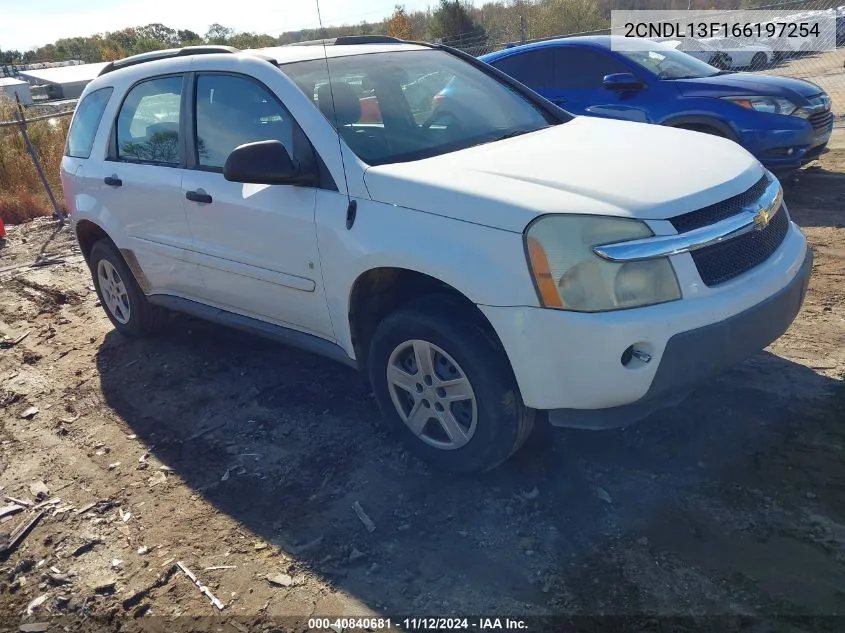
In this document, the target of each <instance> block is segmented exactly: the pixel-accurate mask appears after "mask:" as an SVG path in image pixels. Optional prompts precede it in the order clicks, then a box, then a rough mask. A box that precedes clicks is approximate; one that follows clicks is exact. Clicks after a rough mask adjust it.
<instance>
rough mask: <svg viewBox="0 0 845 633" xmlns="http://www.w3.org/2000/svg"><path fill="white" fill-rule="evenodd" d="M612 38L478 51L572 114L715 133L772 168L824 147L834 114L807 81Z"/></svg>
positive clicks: (452, 92) (454, 91)
mask: <svg viewBox="0 0 845 633" xmlns="http://www.w3.org/2000/svg"><path fill="white" fill-rule="evenodd" d="M614 39H616V40H617V43H619V42H618V40H621V39H623V38H620V37H619V36H609V35H604V36H589V37H572V38H566V39H557V40H549V41H544V42H537V43H533V44H525V45H522V46H514V47H511V48H506V49H504V50H501V51H497V52H495V53H490V54H488V55H483V56H481V57H480V58H479V59H481V60H483V61H484V62H487V63H488V64H491V65H492V66H494V67H495V68H498V69H499V70H501V71H502V72H504V73H507V74H508V75H510V76H511V77H513V78H514V79H516V80H517V81H519V82H520V83H523V84H525V85H526V86H528V87H530V88H532V89H534V90H535V91H536V92H539V93H540V94H541V95H543V96H544V97H546V98H547V99H549V100H550V101H552V102H554V103H556V104H558V105H559V106H560V107H562V108H563V109H565V110H567V111H569V112H571V113H572V114H581V115H590V116H600V117H608V118H615V119H628V120H631V121H640V122H647V123H656V124H659V125H668V126H672V127H679V128H687V129H692V130H697V131H700V132H707V133H710V134H716V135H719V136H724V137H727V138H729V139H732V140H734V141H736V142H737V143H739V144H740V145H742V146H743V147H745V148H746V149H747V150H748V151H749V152H751V153H752V154H754V156H756V157H757V158H758V159H759V160H760V161H761V162H762V163H763V164H764V165H765V166H766V167H768V168H769V169H770V170H772V171H773V172H775V173H777V174H780V175H784V174H786V173H789V172H791V171H794V170H795V169H798V168H799V167H801V166H802V165H804V164H806V163H808V162H810V161H811V160H814V159H815V158H818V156H819V155H820V154H822V153H823V152H824V151H826V147H827V143H828V140H829V139H830V134H831V131H832V129H833V113H832V112H831V110H830V97H829V96H828V95H827V93H825V92H824V91H823V90H822V89H821V88H820V87H819V86H817V85H816V84H814V83H812V82H809V81H804V80H801V79H793V78H790V77H779V76H774V75H760V74H752V73H744V72H730V71H725V70H719V69H717V68H714V67H713V66H710V65H709V64H707V63H705V62H703V61H701V60H699V59H697V58H695V57H692V56H691V55H687V54H686V53H683V52H681V51H677V50H675V49H673V48H670V47H668V46H665V45H663V44H659V43H656V42H650V41H645V40H644V41H640V42H638V45H637V47H636V50H630V49H631V48H632V47H631V46H627V47H623V46H622V45H619V46H616V45H614V46H612V43H613V41H614ZM629 42H630V41H629ZM612 49H613V50H612ZM624 49H628V50H624ZM462 92H463V89H462V88H461V87H459V86H455V85H449V86H446V88H445V89H444V90H443V92H442V93H441V94H440V95H438V101H439V104H443V103H446V102H447V101H449V100H454V99H456V98H458V97H460V96H461V95H460V93H462ZM468 92H469V91H468ZM450 97H451V99H450Z"/></svg>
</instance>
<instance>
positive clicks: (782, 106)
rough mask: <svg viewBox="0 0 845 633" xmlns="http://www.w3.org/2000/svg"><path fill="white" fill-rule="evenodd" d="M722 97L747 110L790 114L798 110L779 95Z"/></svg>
mask: <svg viewBox="0 0 845 633" xmlns="http://www.w3.org/2000/svg"><path fill="white" fill-rule="evenodd" d="M722 99H724V100H725V101H730V102H731V103H735V104H736V105H738V106H742V107H743V108H747V109H748V110H756V111H757V112H768V113H769V114H785V115H790V114H794V113H795V111H796V110H798V106H797V105H795V104H794V103H793V102H792V101H790V100H789V99H782V98H781V97H722Z"/></svg>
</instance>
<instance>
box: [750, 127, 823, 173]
mask: <svg viewBox="0 0 845 633" xmlns="http://www.w3.org/2000/svg"><path fill="white" fill-rule="evenodd" d="M802 124H803V127H804V129H801V130H785V129H784V130H759V131H753V132H748V131H746V132H745V133H744V134H743V145H745V147H746V148H747V149H749V151H751V153H752V154H754V156H755V157H756V158H757V159H758V160H759V161H760V162H761V163H763V165H764V166H765V167H766V168H767V169H769V170H771V171H773V172H774V173H776V174H783V173H786V172H789V171H794V170H796V169H799V168H800V167H801V166H803V165H806V164H807V163H809V162H811V161H814V160H816V159H817V158H818V157H819V156H821V155H822V154H824V153H825V152H826V151H827V144H828V142H829V141H830V136H831V134H832V131H833V127H832V126H831V127H830V128H828V129H825V130H819V131H818V132H816V131H815V130H814V129H813V128H812V126H811V125H810V124H807V123H803V122H802ZM790 149H791V150H792V153H791V154H788V155H786V154H785V152H786V150H790Z"/></svg>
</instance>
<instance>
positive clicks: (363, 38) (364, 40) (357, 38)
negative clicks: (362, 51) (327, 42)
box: [334, 35, 402, 46]
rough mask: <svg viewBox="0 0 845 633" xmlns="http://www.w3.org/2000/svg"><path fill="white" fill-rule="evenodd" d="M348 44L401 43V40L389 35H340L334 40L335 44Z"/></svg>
mask: <svg viewBox="0 0 845 633" xmlns="http://www.w3.org/2000/svg"><path fill="white" fill-rule="evenodd" d="M349 44H402V40H400V39H397V38H395V37H391V36H389V35H341V36H340V37H336V38H335V40H334V45H335V46H347V45H349Z"/></svg>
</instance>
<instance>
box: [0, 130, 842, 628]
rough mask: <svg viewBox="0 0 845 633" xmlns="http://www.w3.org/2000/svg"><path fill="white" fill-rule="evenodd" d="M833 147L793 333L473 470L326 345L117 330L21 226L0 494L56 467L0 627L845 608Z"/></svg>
mask: <svg viewBox="0 0 845 633" xmlns="http://www.w3.org/2000/svg"><path fill="white" fill-rule="evenodd" d="M841 145H843V144H841V143H840V146H839V147H836V148H835V149H834V150H833V151H831V152H830V153H829V154H827V155H825V156H824V157H823V158H822V160H821V161H820V162H819V163H818V164H817V165H815V166H813V167H811V168H810V169H809V170H806V171H804V172H802V173H801V175H800V176H799V177H798V179H797V181H796V182H792V183H790V184H789V185H788V187H787V192H786V200H787V202H788V204H789V207H790V211H791V213H792V215H793V219H794V220H795V221H796V222H797V223H799V224H800V225H801V226H802V227H803V228H804V230H805V231H806V233H807V235H808V237H809V240H810V242H811V243H812V245H813V247H814V249H815V251H816V255H817V258H816V263H815V271H814V274H813V278H812V282H811V285H810V290H809V295H808V297H807V301H806V304H805V307H804V309H803V311H802V312H801V314H800V315H799V317H798V319H797V321H796V322H795V323H794V325H793V326H792V328H791V329H790V330H789V331H788V332H787V334H786V335H784V336H783V337H782V338H781V339H780V340H779V341H777V342H776V343H775V344H774V345H773V346H772V347H771V348H770V349H768V350H767V351H765V352H763V353H760V354H758V355H757V356H755V357H754V358H752V359H750V360H749V361H747V362H746V363H745V364H743V365H742V366H740V367H737V368H736V369H734V370H732V371H730V372H729V373H727V374H725V375H723V376H722V377H720V378H719V379H717V380H714V381H713V382H712V383H709V384H705V385H703V386H702V387H701V389H700V391H698V392H697V393H696V394H695V395H694V396H692V397H691V398H690V399H689V400H687V401H686V402H685V403H684V404H683V405H681V406H679V407H677V408H674V409H670V410H667V411H665V412H663V413H660V414H658V415H655V416H654V417H653V418H651V419H649V420H646V421H643V422H642V423H639V424H638V425H635V426H633V427H630V428H628V429H625V430H622V431H613V432H587V431H550V430H547V429H540V430H539V431H538V432H537V434H536V435H535V436H534V437H533V438H532V439H531V440H530V442H529V444H528V445H527V446H526V447H525V448H524V449H523V450H522V451H521V452H520V453H519V454H518V455H517V456H516V457H515V458H514V459H512V460H511V461H510V462H508V463H507V464H506V465H505V466H503V467H501V468H499V469H498V470H496V471H494V472H491V473H488V474H485V475H482V476H473V477H454V476H446V475H442V474H437V473H433V472H430V471H428V470H427V469H426V468H425V467H424V466H423V465H422V464H420V463H418V462H416V461H415V460H413V459H412V458H410V457H409V456H408V455H407V454H406V453H405V452H403V450H402V449H401V447H400V446H399V445H398V443H397V442H396V441H395V440H394V439H393V438H392V437H390V436H389V435H388V434H387V433H386V432H385V431H384V430H383V428H382V425H381V422H380V419H379V415H378V412H377V409H376V405H375V402H374V400H373V399H372V397H371V394H370V390H369V388H368V387H367V385H366V384H365V382H364V381H363V380H362V379H361V378H359V377H358V376H357V375H356V374H355V373H353V372H351V371H350V370H348V369H346V368H344V367H341V366H339V365H335V364H332V363H331V362H329V361H325V360H322V359H320V358H318V357H315V356H311V355H308V354H305V353H301V352H298V351H295V350H291V349H288V348H285V347H282V346H279V345H276V344H273V343H268V342H266V341H264V340H261V339H255V338H251V337H249V336H246V335H242V334H239V333H234V332H231V331H228V330H224V329H221V328H219V327H216V326H212V325H208V324H204V323H201V322H198V321H194V320H191V319H187V318H183V317H175V318H174V321H173V323H172V324H171V326H170V327H169V328H168V331H167V332H166V333H165V334H164V335H163V336H162V337H161V338H158V339H155V340H146V341H129V340H126V339H124V338H122V337H121V336H119V335H117V334H116V333H115V332H114V331H113V330H112V327H111V325H110V323H109V321H108V320H107V319H106V317H105V314H104V313H103V311H102V308H101V307H99V306H98V305H97V303H96V296H95V293H94V292H93V286H91V280H90V277H89V273H88V271H87V269H86V267H85V264H84V263H83V261H82V259H81V256H80V255H79V254H78V252H77V251H76V250H75V248H74V247H73V245H72V240H71V239H70V236H69V235H68V233H67V231H61V232H56V230H55V225H54V224H51V223H50V222H49V221H47V220H43V221H34V222H31V223H29V224H27V225H24V226H19V227H9V237H8V241H7V243H6V244H5V246H4V247H3V248H2V249H1V250H0V336H5V337H6V338H5V339H3V340H2V341H0V485H2V490H0V495H8V496H11V497H15V498H18V499H23V500H26V501H31V502H34V501H36V494H37V493H39V492H41V497H44V495H45V491H44V490H39V482H43V485H44V487H46V488H47V489H48V490H47V491H46V497H45V498H46V500H47V501H48V502H49V503H48V504H47V505H46V506H44V509H45V511H46V513H45V515H44V516H43V518H42V519H41V521H40V522H39V523H38V524H37V525H36V526H35V527H34V528H33V529H32V530H31V532H29V533H28V535H27V536H26V537H25V538H24V539H23V540H22V542H21V543H20V544H19V545H18V546H17V547H16V548H15V549H14V551H13V552H12V553H11V555H10V556H8V557H7V559H6V560H2V559H0V614H2V615H0V629H3V626H6V627H7V628H6V629H4V630H9V631H18V630H21V631H26V630H29V631H41V630H45V626H44V625H40V626H39V624H38V623H42V622H51V621H54V622H57V623H59V624H58V625H54V628H52V629H50V630H65V631H82V630H98V631H99V630H103V631H127V630H135V629H134V628H133V627H139V626H142V625H143V626H146V627H148V628H147V629H146V630H160V631H174V630H177V629H178V630H182V629H179V628H178V627H179V626H190V627H197V626H199V623H200V622H201V621H202V622H204V621H205V620H198V619H197V618H204V617H206V616H214V619H213V620H211V621H210V622H212V624H211V626H212V627H213V628H212V629H209V630H215V631H223V632H226V633H243V632H244V631H247V630H257V631H270V630H275V631H287V630H294V629H297V630H309V626H308V622H307V618H308V617H313V616H346V617H349V616H354V615H362V614H382V615H383V616H385V617H391V618H393V623H394V625H395V623H396V621H397V619H400V618H403V617H421V616H443V615H451V616H458V615H468V614H473V615H477V616H491V617H495V616H498V617H504V616H505V615H508V616H512V617H522V616H529V615H549V614H565V615H567V616H573V617H574V616H579V615H587V616H626V617H628V618H633V617H635V616H643V615H646V616H720V617H723V616H733V617H734V618H739V619H731V620H724V619H717V620H712V621H710V620H697V621H696V623H695V626H696V627H698V628H697V630H701V628H702V627H703V624H702V623H704V622H711V624H712V628H711V629H710V630H714V631H728V630H733V629H734V628H736V627H740V624H741V622H746V621H745V620H742V619H741V618H742V617H744V616H748V617H750V618H752V619H751V620H750V622H751V623H752V624H753V623H754V622H756V620H753V617H757V616H774V615H779V616H836V615H840V616H841V615H845V390H843V389H842V388H841V387H842V379H843V375H845V147H843V146H841ZM34 263H43V264H45V265H43V266H33V264H34ZM23 335H27V336H26V338H23V339H22V340H19V339H20V338H21V337H22V336H23ZM17 340H19V342H17V343H15V341H17ZM32 407H36V408H37V413H33V411H32V409H31V408H32ZM51 500H52V501H51ZM356 502H358V503H360V505H361V508H363V510H364V511H365V513H366V514H367V515H368V516H369V518H370V519H371V520H372V522H373V523H374V524H375V530H374V531H372V532H370V531H368V530H367V529H366V527H365V525H364V523H363V522H362V521H361V520H360V519H359V517H358V516H357V514H356V512H355V511H354V510H353V504H355V503H356ZM7 504H8V502H6V501H3V502H0V506H5V505H7ZM92 504H95V505H92ZM31 515H32V512H31V511H27V512H25V513H18V514H16V515H14V516H11V517H8V518H6V519H4V520H3V522H2V524H0V532H9V531H11V529H12V528H13V527H14V526H16V525H18V524H20V523H21V522H22V521H23V520H24V519H25V518H26V517H28V516H31ZM0 546H2V539H0ZM176 561H181V562H183V563H184V564H185V565H186V566H187V567H188V568H189V569H190V570H192V571H193V572H194V573H195V574H196V575H197V577H198V578H199V580H200V581H202V582H203V583H204V584H205V585H207V586H208V588H209V589H210V591H211V592H212V593H213V595H214V596H215V597H216V598H218V599H219V600H220V601H221V602H222V603H223V604H224V605H225V608H224V609H223V610H222V611H218V610H217V609H216V608H215V607H214V606H212V604H211V603H210V601H209V598H207V597H206V596H204V595H203V594H201V593H200V590H199V589H198V588H197V587H196V586H194V585H193V584H192V582H191V581H190V580H189V579H188V577H186V576H185V575H184V574H183V573H182V572H181V571H179V570H175V571H174V569H175V568H174V563H175V562H176ZM268 577H271V578H273V579H274V581H275V583H274V582H271V581H270V580H268ZM42 597H44V598H43V600H42V599H41V598H42ZM27 611H29V614H27ZM284 616H298V617H299V618H300V619H299V620H295V619H292V618H291V617H287V618H286V619H285V617H284ZM4 617H5V620H3V618H4ZM54 618H56V620H53V619H54ZM302 618H306V619H302ZM579 622H580V623H581V625H582V628H580V629H579V630H603V631H608V630H623V629H622V628H618V629H613V628H612V627H611V626H610V623H611V622H617V623H618V622H623V623H626V624H625V626H626V627H627V628H625V629H624V630H650V631H651V630H657V628H658V625H659V624H660V623H661V622H666V621H665V620H660V619H652V620H647V621H645V622H646V623H645V624H642V626H641V628H635V627H634V625H633V624H632V623H633V622H634V620H632V619H627V620H625V619H623V620H602V619H596V618H594V619H590V620H583V621H579ZM673 622H674V624H673V626H674V628H673V629H672V630H686V629H684V628H683V626H682V624H683V623H684V622H686V624H687V625H690V626H691V625H692V622H691V621H688V620H675V621H673ZM807 622H808V621H804V622H803V623H801V622H796V621H793V622H791V623H790V622H787V621H783V622H780V623H779V624H778V625H777V626H778V627H780V628H781V629H782V630H795V631H798V630H807V629H808V628H809V627H808V625H807ZM842 622H843V620H840V621H839V623H840V624H841V623H842ZM746 624H747V622H746ZM818 624H819V621H816V625H818ZM21 625H29V627H27V626H24V628H21V629H19V627H20V626H21ZM827 625H829V626H830V627H832V628H829V629H825V630H836V629H837V621H836V620H830V621H827ZM538 626H539V625H538ZM554 626H555V627H557V628H558V630H565V629H563V628H562V625H561V624H560V623H558V624H557V625H554ZM743 626H744V625H743ZM772 626H774V625H772ZM61 627H65V628H64V629H62V628H61ZM149 627H151V628H149ZM156 627H157V628H156ZM589 627H593V628H589ZM411 628H413V627H411ZM312 630H313V628H312ZM470 630H482V629H479V628H477V627H472V625H470ZM529 630H533V629H529ZM743 630H773V628H757V629H753V628H745V629H743ZM816 630H819V629H816ZM839 630H841V629H839Z"/></svg>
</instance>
